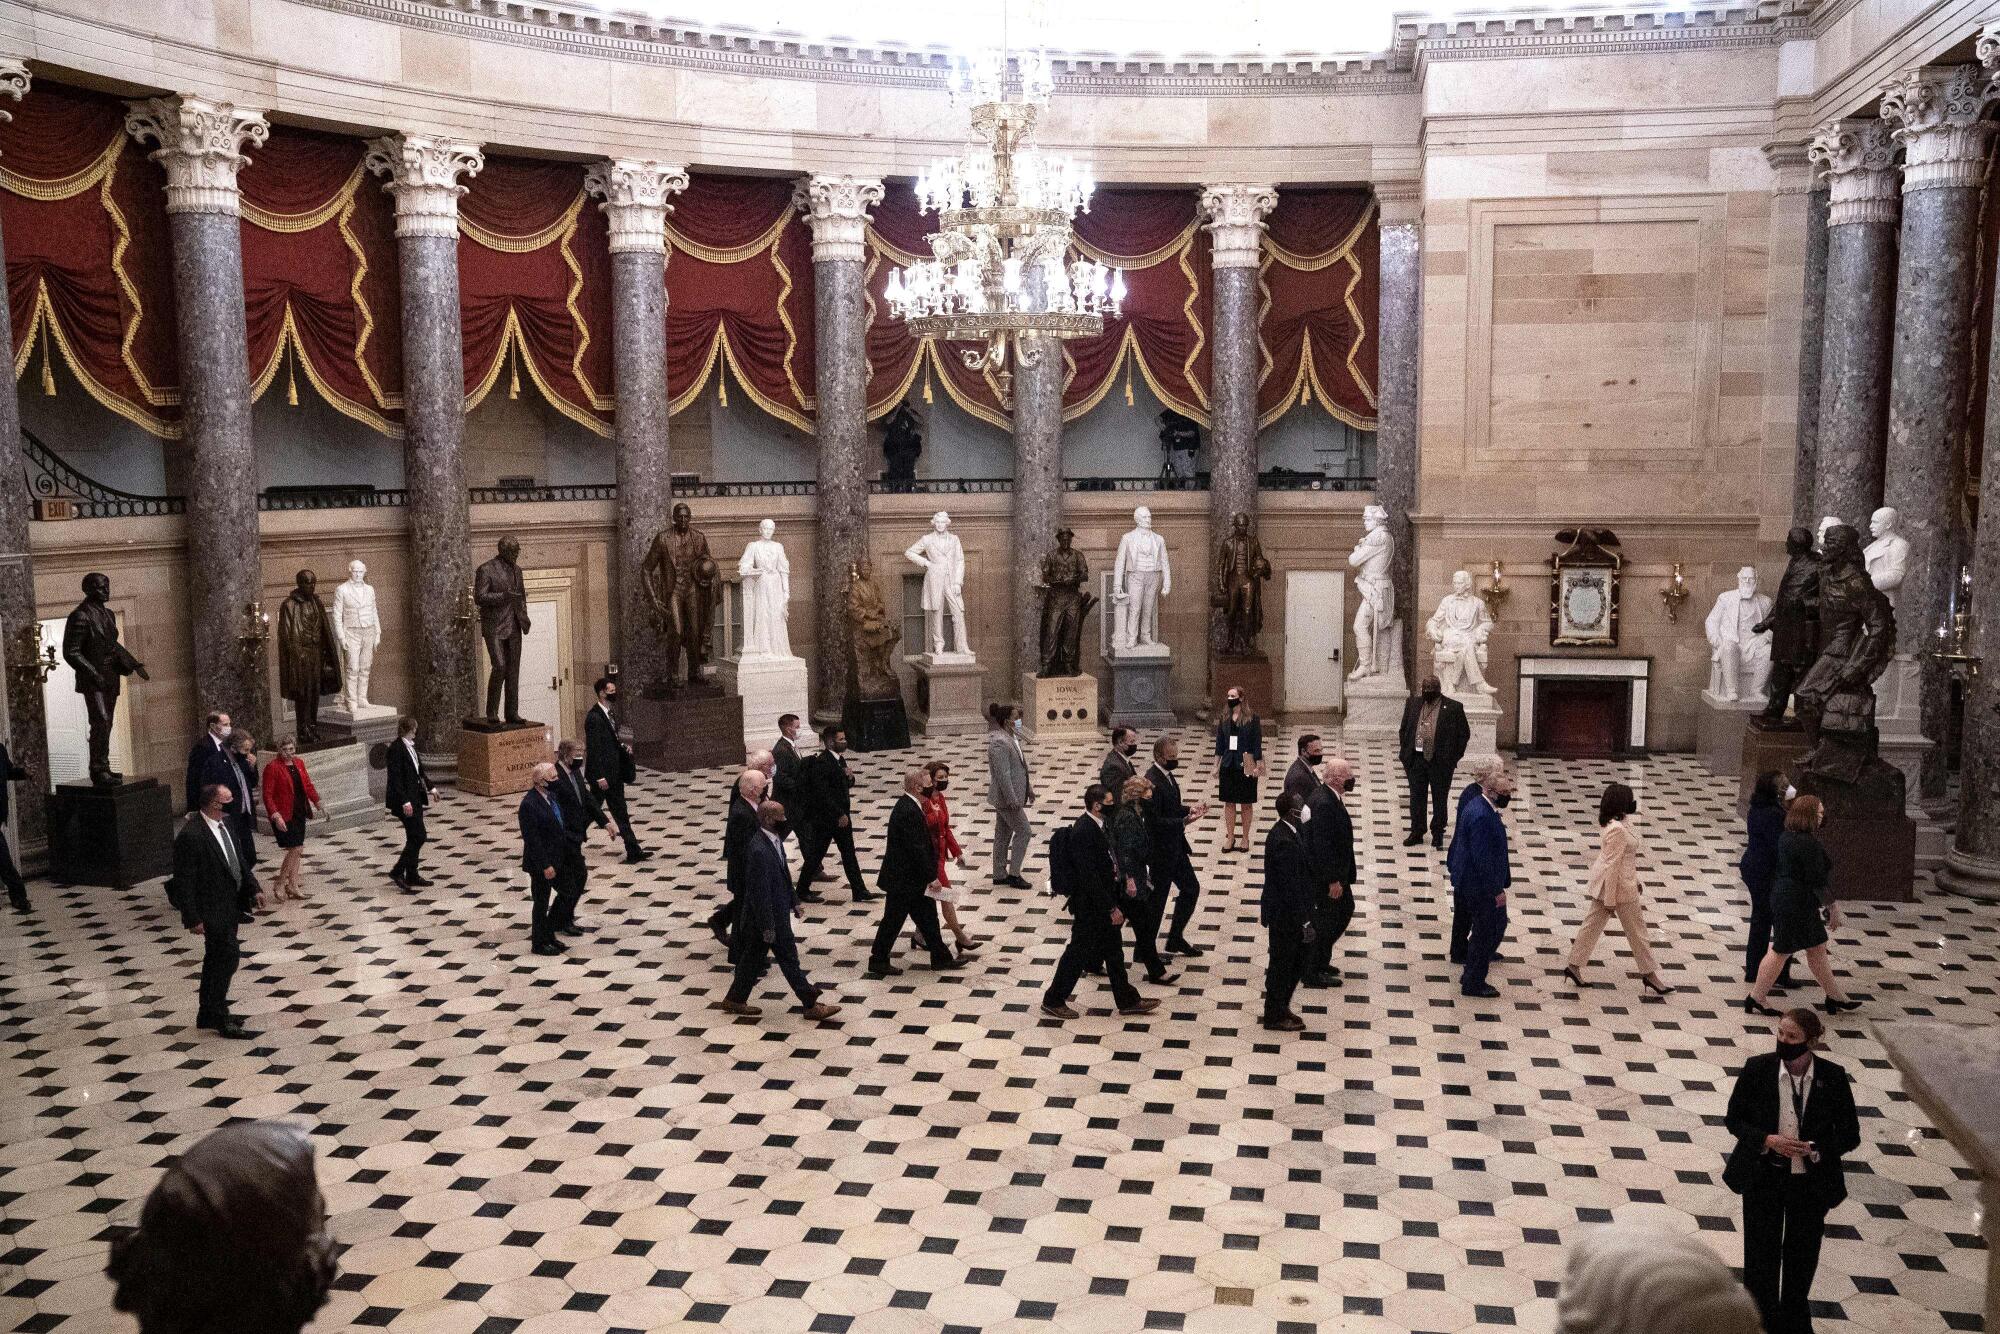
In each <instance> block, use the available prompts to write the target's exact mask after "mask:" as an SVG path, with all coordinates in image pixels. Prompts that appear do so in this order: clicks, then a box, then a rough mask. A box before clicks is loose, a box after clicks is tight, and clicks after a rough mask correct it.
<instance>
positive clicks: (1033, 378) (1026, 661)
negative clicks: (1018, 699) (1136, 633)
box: [1000, 334, 1064, 696]
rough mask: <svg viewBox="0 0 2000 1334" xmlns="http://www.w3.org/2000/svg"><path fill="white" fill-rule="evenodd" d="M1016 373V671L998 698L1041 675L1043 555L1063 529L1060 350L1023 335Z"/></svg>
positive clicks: (1012, 519)
mask: <svg viewBox="0 0 2000 1334" xmlns="http://www.w3.org/2000/svg"><path fill="white" fill-rule="evenodd" d="M1017 355H1018V358H1019V359H1018V362H1017V364H1016V366H1015V369H1014V385H1013V388H1014V504H1013V510H1012V513H1011V515H1010V516H1009V520H1008V530H1009V535H1010V539H1011V543H1012V547H1013V552H1014V586H1013V600H1014V635H1013V643H1014V670H1013V674H1012V675H1010V676H1004V677H1002V678H1000V679H1001V681H1002V682H1003V684H1002V686H1001V688H1000V693H1001V694H1002V696H1011V695H1012V694H1013V689H1014V687H1013V683H1015V682H1018V681H1019V680H1020V679H1021V676H1022V675H1023V674H1024V673H1027V672H1039V671H1040V670H1041V669H1042V648H1041V645H1042V599H1041V596H1040V594H1039V593H1037V592H1036V591H1035V587H1034V586H1035V585H1036V584H1037V583H1040V582H1041V578H1042V557H1043V556H1044V555H1045V554H1047V553H1048V552H1049V551H1050V550H1052V549H1053V548H1054V547H1055V544H1056V530H1057V529H1058V528H1060V527H1062V512H1063V499H1064V493H1063V475H1062V429H1063V421H1062V384H1063V353H1062V344H1061V343H1060V342H1058V341H1057V340H1055V339H1053V338H1048V337H1046V336H1044V335H1041V334H1026V335H1024V336H1023V337H1022V339H1021V347H1020V348H1019V349H1018V353H1017Z"/></svg>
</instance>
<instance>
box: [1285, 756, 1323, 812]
mask: <svg viewBox="0 0 2000 1334" xmlns="http://www.w3.org/2000/svg"><path fill="white" fill-rule="evenodd" d="M1323 786H1325V784H1323V783H1321V782H1320V781H1319V771H1318V770H1317V769H1315V768H1313V766H1312V761H1311V760H1308V759H1307V758H1306V757H1305V756H1303V755H1301V756H1299V757H1298V758H1297V759H1296V760H1293V761H1292V767H1291V768H1289V769H1287V770H1285V786H1284V788H1283V791H1285V792H1295V793H1297V794H1298V798H1299V800H1300V801H1310V800H1312V794H1313V793H1314V792H1315V791H1316V790H1318V789H1319V788H1321V787H1323Z"/></svg>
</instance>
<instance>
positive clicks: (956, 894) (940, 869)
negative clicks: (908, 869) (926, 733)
mask: <svg viewBox="0 0 2000 1334" xmlns="http://www.w3.org/2000/svg"><path fill="white" fill-rule="evenodd" d="M924 773H925V775H926V776H928V777H929V779H930V785H929V786H928V787H926V788H925V789H924V795H923V798H922V802H921V804H922V806H923V808H924V823H925V824H926V825H928V826H930V831H931V846H932V847H934V848H936V849H937V882H938V889H939V890H940V891H941V892H940V893H939V894H935V895H933V896H932V897H933V898H936V899H937V901H938V907H940V908H942V909H943V910H944V925H945V929H946V930H947V931H950V932H951V934H952V938H953V939H954V940H955V941H957V942H958V950H959V953H961V954H963V953H965V952H966V951H967V950H970V949H972V948H973V941H972V938H971V937H970V936H968V935H966V934H965V928H964V927H963V926H961V925H959V921H958V907H957V901H958V900H959V899H962V898H964V897H965V890H964V889H963V888H959V889H954V888H952V884H951V876H950V875H949V874H947V871H948V869H949V867H950V865H951V863H953V862H957V863H958V868H959V869H960V870H961V871H962V870H964V869H965V865H966V862H965V851H964V849H962V848H960V847H959V846H958V839H957V838H956V837H954V836H953V834H952V832H951V807H949V806H948V805H946V804H945V797H944V792H945V789H946V788H947V787H949V786H950V785H951V766H950V765H949V764H946V763H945V762H944V761H943V760H932V761H931V762H930V763H929V764H926V765H925V766H924ZM946 895H949V896H950V897H945V896H946Z"/></svg>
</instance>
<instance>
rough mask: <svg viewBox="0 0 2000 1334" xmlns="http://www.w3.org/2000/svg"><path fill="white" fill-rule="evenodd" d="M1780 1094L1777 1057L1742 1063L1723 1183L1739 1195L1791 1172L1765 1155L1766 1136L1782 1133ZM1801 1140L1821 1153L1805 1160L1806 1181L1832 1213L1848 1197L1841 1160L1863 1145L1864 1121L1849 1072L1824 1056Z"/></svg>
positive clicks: (1817, 1061) (1818, 1060)
mask: <svg viewBox="0 0 2000 1334" xmlns="http://www.w3.org/2000/svg"><path fill="white" fill-rule="evenodd" d="M1779 1096H1780V1095H1779V1089H1778V1053H1776V1052H1774V1051H1767V1052H1764V1053H1763V1054H1762V1055H1759V1056H1752V1057H1751V1058H1750V1059H1749V1060H1747V1061H1745V1062H1744V1063H1743V1071H1742V1073H1741V1074H1739V1075H1737V1076H1736V1088H1735V1089H1734V1091H1732V1092H1731V1093H1730V1095H1729V1111H1728V1113H1727V1115H1726V1116H1724V1118H1723V1124H1724V1125H1726V1126H1727V1127H1729V1133H1730V1134H1732V1135H1734V1136H1735V1137H1736V1147H1735V1148H1733V1149H1731V1150H1730V1151H1729V1162H1728V1165H1727V1166H1725V1167H1724V1168H1723V1169H1722V1184H1723V1185H1725V1186H1727V1187H1729V1188H1730V1189H1731V1190H1733V1191H1735V1192H1736V1193H1737V1194H1738V1195H1741V1194H1743V1192H1745V1191H1746V1190H1756V1189H1757V1188H1758V1187H1759V1186H1762V1185H1766V1184H1776V1183H1775V1182H1774V1181H1773V1178H1775V1177H1776V1176H1778V1174H1780V1173H1781V1172H1789V1171H1790V1170H1791V1162H1790V1160H1789V1159H1786V1158H1782V1157H1779V1156H1777V1155H1774V1154H1767V1153H1765V1152H1764V1137H1765V1136H1766V1135H1775V1134H1777V1133H1778V1098H1779ZM1799 1138H1800V1139H1807V1140H1811V1141H1812V1142H1813V1145H1814V1147H1816V1148H1817V1149H1818V1150H1819V1161H1818V1162H1813V1161H1811V1160H1810V1159H1808V1160H1807V1162H1806V1172H1805V1177H1806V1182H1807V1184H1808V1185H1810V1186H1811V1187H1812V1192H1813V1195H1814V1197H1815V1198H1816V1199H1817V1200H1818V1201H1819V1204H1820V1207H1821V1208H1822V1209H1831V1208H1833V1206H1834V1205H1836V1204H1839V1203H1840V1202H1841V1201H1842V1200H1844V1199H1846V1198H1847V1174H1846V1173H1847V1169H1846V1167H1845V1165H1844V1164H1843V1163H1842V1162H1841V1159H1842V1158H1844V1157H1845V1156H1846V1155H1848V1154H1850V1153H1852V1152H1854V1150H1856V1149H1857V1148H1859V1147H1861V1121H1860V1119H1859V1118H1858V1117H1857V1116H1856V1115H1855V1112H1854V1088H1853V1086H1852V1085H1851V1084H1850V1083H1849V1082H1848V1079H1847V1071H1845V1070H1843V1069H1841V1068H1840V1067H1839V1066H1837V1065H1835V1064H1834V1063H1833V1062H1832V1061H1829V1060H1827V1059H1826V1058H1825V1057H1824V1056H1815V1057H1813V1063H1812V1092H1811V1093H1809V1094H1808V1095H1807V1096H1806V1114H1805V1117H1804V1119H1803V1121H1802V1123H1801V1124H1800V1126H1799Z"/></svg>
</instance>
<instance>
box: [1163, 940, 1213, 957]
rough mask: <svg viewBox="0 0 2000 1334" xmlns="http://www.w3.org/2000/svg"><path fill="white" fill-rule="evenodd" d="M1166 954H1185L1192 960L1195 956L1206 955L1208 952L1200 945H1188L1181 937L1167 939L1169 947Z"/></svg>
mask: <svg viewBox="0 0 2000 1334" xmlns="http://www.w3.org/2000/svg"><path fill="white" fill-rule="evenodd" d="M1164 953H1167V954H1185V955H1186V956H1187V957H1188V958H1190V959H1192V958H1193V957H1194V956H1195V955H1197V954H1206V953H1208V951H1207V950H1206V949H1204V948H1202V947H1201V946H1200V945H1190V944H1188V942H1186V941H1185V940H1182V939H1181V938H1180V937H1179V936H1170V937H1168V938H1167V946H1166V949H1165V951H1164Z"/></svg>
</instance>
